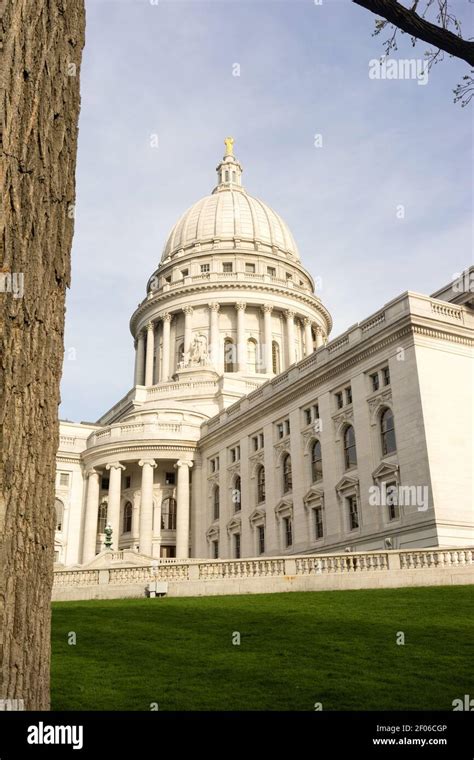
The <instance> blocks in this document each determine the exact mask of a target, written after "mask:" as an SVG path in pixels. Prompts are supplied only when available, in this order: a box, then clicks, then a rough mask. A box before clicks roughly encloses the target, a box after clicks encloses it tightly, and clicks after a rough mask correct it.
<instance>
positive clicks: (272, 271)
mask: <svg viewBox="0 0 474 760" xmlns="http://www.w3.org/2000/svg"><path fill="white" fill-rule="evenodd" d="M276 273H277V270H276V269H275V267H267V274H269V275H270V277H276Z"/></svg>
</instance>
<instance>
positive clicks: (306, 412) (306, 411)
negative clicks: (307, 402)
mask: <svg viewBox="0 0 474 760" xmlns="http://www.w3.org/2000/svg"><path fill="white" fill-rule="evenodd" d="M303 414H304V424H305V425H311V422H312V421H313V415H312V412H311V409H304V410H303Z"/></svg>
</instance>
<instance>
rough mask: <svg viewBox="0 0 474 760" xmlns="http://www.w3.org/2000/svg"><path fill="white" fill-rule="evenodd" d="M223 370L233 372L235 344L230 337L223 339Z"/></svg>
mask: <svg viewBox="0 0 474 760" xmlns="http://www.w3.org/2000/svg"><path fill="white" fill-rule="evenodd" d="M224 372H235V344H234V341H233V340H232V338H226V339H225V340H224Z"/></svg>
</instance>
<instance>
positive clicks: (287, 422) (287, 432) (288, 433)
mask: <svg viewBox="0 0 474 760" xmlns="http://www.w3.org/2000/svg"><path fill="white" fill-rule="evenodd" d="M285 433H286V435H290V420H285Z"/></svg>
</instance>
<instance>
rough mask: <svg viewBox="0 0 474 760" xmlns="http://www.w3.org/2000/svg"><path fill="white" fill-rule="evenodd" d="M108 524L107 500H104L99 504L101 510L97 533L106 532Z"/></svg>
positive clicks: (98, 517)
mask: <svg viewBox="0 0 474 760" xmlns="http://www.w3.org/2000/svg"><path fill="white" fill-rule="evenodd" d="M106 525H107V502H105V501H103V502H102V504H99V512H98V516H97V533H105V526H106Z"/></svg>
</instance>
